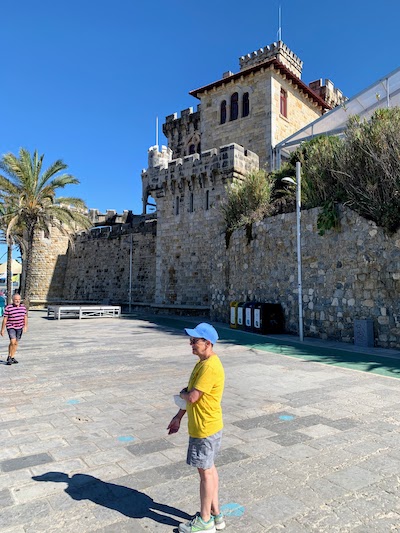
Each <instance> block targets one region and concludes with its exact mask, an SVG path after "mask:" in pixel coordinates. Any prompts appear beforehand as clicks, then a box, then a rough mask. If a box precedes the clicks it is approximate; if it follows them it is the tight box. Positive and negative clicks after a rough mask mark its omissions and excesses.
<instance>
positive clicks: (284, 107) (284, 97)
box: [280, 88, 287, 117]
mask: <svg viewBox="0 0 400 533" xmlns="http://www.w3.org/2000/svg"><path fill="white" fill-rule="evenodd" d="M280 113H281V115H283V116H284V117H287V92H286V91H285V89H282V88H281V105H280Z"/></svg>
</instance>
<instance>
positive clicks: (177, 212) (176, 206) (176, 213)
mask: <svg viewBox="0 0 400 533" xmlns="http://www.w3.org/2000/svg"><path fill="white" fill-rule="evenodd" d="M175 215H179V196H177V197H176V198H175Z"/></svg>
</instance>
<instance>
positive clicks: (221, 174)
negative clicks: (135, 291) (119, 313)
mask: <svg viewBox="0 0 400 533" xmlns="http://www.w3.org/2000/svg"><path fill="white" fill-rule="evenodd" d="M258 165H259V160H258V156H257V155H256V154H253V153H252V152H250V151H246V150H244V148H243V147H241V146H238V145H236V144H231V145H229V146H223V147H221V148H220V149H219V150H217V149H213V150H209V151H207V152H202V153H201V155H199V154H195V155H192V156H187V157H185V158H183V159H177V160H173V161H170V162H169V163H168V164H167V163H166V164H165V166H164V167H161V166H160V167H156V168H149V169H148V170H147V171H145V172H143V173H142V180H143V190H145V191H146V195H147V194H151V195H152V196H153V197H154V198H155V199H156V200H157V207H158V210H157V217H158V222H157V248H156V295H155V303H156V304H160V305H166V304H173V305H180V306H182V305H190V306H209V304H210V280H211V272H212V270H213V268H214V264H213V263H214V261H213V257H210V254H209V252H208V250H209V248H210V246H212V244H213V243H214V242H215V240H217V239H218V238H219V235H220V234H221V233H222V231H223V230H222V223H221V222H222V220H221V219H222V214H221V210H220V204H221V201H222V199H223V198H224V197H225V195H226V191H225V186H226V185H227V184H228V183H230V182H231V181H232V180H234V179H240V178H243V177H244V176H245V175H246V174H247V173H248V172H249V171H250V170H252V169H254V168H258Z"/></svg>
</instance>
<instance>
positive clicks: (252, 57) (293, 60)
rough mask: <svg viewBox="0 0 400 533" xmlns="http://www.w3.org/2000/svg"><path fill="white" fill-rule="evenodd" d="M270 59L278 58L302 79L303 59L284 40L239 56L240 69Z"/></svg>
mask: <svg viewBox="0 0 400 533" xmlns="http://www.w3.org/2000/svg"><path fill="white" fill-rule="evenodd" d="M268 59H277V60H278V61H279V62H280V63H282V64H283V65H285V66H286V67H287V68H288V69H289V70H290V71H291V72H293V74H294V75H295V76H297V77H298V78H300V79H301V73H302V70H303V61H302V60H301V59H300V58H299V57H298V56H297V55H296V54H295V53H294V52H292V51H291V50H290V48H289V47H288V46H286V44H284V43H283V42H282V41H278V42H276V43H272V44H270V45H269V46H265V47H264V48H259V49H258V50H255V51H254V52H252V53H250V54H247V55H245V56H242V57H240V58H239V64H240V70H245V69H247V68H249V67H253V66H255V65H258V64H259V63H264V61H268Z"/></svg>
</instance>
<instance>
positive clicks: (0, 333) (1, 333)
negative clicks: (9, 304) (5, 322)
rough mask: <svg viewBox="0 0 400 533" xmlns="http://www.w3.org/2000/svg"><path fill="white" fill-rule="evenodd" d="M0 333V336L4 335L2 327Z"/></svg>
mask: <svg viewBox="0 0 400 533" xmlns="http://www.w3.org/2000/svg"><path fill="white" fill-rule="evenodd" d="M0 335H1V336H2V337H4V329H2V330H1V331H0Z"/></svg>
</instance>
